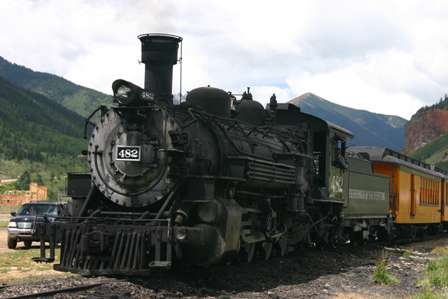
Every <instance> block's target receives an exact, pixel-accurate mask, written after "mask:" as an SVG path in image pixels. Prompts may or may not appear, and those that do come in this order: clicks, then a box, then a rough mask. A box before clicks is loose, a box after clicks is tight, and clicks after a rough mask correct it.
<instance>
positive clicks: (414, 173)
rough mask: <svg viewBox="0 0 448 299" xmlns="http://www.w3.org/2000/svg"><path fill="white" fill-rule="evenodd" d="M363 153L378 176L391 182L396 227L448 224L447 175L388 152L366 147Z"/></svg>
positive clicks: (396, 153)
mask: <svg viewBox="0 0 448 299" xmlns="http://www.w3.org/2000/svg"><path fill="white" fill-rule="evenodd" d="M358 148H360V147H358ZM358 151H359V150H358ZM360 152H364V153H365V154H368V155H369V158H370V160H371V161H372V164H373V172H374V173H375V174H381V175H385V176H387V177H389V178H390V188H391V190H390V200H389V212H390V215H391V216H393V218H394V219H395V223H397V224H434V223H440V222H441V221H448V215H446V213H444V208H445V204H446V200H445V197H446V192H445V190H446V185H447V183H446V182H445V177H446V176H445V174H444V173H442V172H440V170H436V169H434V168H433V167H431V166H430V165H429V164H426V163H423V162H421V161H418V160H415V159H412V158H410V157H407V156H405V155H402V154H400V153H398V152H395V151H393V150H390V149H387V148H372V147H365V150H364V151H360Z"/></svg>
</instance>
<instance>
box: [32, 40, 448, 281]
mask: <svg viewBox="0 0 448 299" xmlns="http://www.w3.org/2000/svg"><path fill="white" fill-rule="evenodd" d="M139 39H140V41H141V47H142V59H141V61H142V62H143V63H144V64H145V85H144V88H140V87H138V86H136V85H134V84H132V83H130V82H127V81H124V80H116V81H115V82H114V83H113V85H112V89H113V94H114V104H113V105H112V106H111V107H105V106H101V107H99V108H98V109H97V110H96V111H95V112H94V113H93V114H95V113H97V114H96V120H95V122H94V125H93V129H92V131H91V134H90V139H89V145H88V151H87V153H86V154H87V160H88V164H89V168H90V171H89V173H87V174H77V173H71V174H69V175H68V186H67V193H68V195H69V196H71V197H72V202H71V208H72V209H71V215H70V216H65V217H58V218H57V219H56V220H55V221H54V222H52V223H48V224H46V225H43V226H41V227H40V230H41V234H42V236H43V235H44V234H47V235H49V236H50V239H51V240H52V241H51V244H50V245H51V246H50V258H46V257H45V254H46V253H45V246H44V242H41V258H37V260H39V261H53V260H54V248H55V244H56V243H57V242H56V240H57V241H58V242H61V257H60V263H59V264H57V265H55V269H56V270H60V271H70V272H78V273H83V274H88V275H98V274H125V275H133V274H144V273H147V272H148V271H150V270H151V269H152V268H169V267H171V266H172V264H173V262H176V263H178V264H189V265H201V266H208V265H210V264H213V263H216V262H219V261H222V260H226V259H235V258H239V259H243V260H247V261H251V260H252V259H253V258H254V257H260V256H261V257H262V258H265V259H268V258H269V257H270V256H271V255H272V253H274V252H275V253H277V254H280V255H283V254H286V253H287V252H288V251H289V250H290V249H291V248H292V247H294V246H295V245H296V244H298V243H300V242H308V243H309V242H314V243H333V242H346V241H347V240H356V239H358V240H363V239H369V238H370V239H377V238H390V237H391V236H393V235H394V232H396V231H397V225H396V222H397V221H396V220H398V223H410V222H406V221H407V220H406V219H408V218H406V217H405V216H403V217H402V216H401V214H400V213H401V212H404V208H403V211H402V210H401V208H400V209H399V208H398V207H399V205H400V204H401V203H402V202H404V199H402V198H404V197H405V196H406V195H403V197H402V196H401V195H400V199H399V200H398V196H397V194H398V193H397V192H398V191H397V190H398V189H399V184H400V182H399V180H398V179H395V178H396V175H397V174H399V175H400V181H401V180H403V179H402V178H401V177H402V174H401V173H403V174H404V173H412V176H413V177H417V176H418V175H421V176H422V177H430V178H432V179H433V180H434V182H438V184H439V189H438V190H440V191H441V190H442V189H441V188H442V187H440V186H442V185H441V184H442V181H443V179H444V175H442V174H441V173H440V172H437V171H436V170H430V169H428V167H429V166H428V167H426V166H425V165H424V164H419V165H420V166H418V165H417V166H418V167H417V166H416V164H415V163H414V162H415V161H411V162H406V163H407V164H406V163H405V164H400V161H401V160H400V159H403V158H404V156H398V157H396V159H397V160H399V161H398V162H397V161H395V160H394V161H389V160H387V159H386V160H385V159H383V158H384V157H385V156H388V155H385V156H384V157H383V156H381V157H380V156H378V155H377V156H374V155H373V153H372V152H369V150H372V149H370V148H358V150H352V151H351V152H350V153H349V152H348V151H347V150H346V140H347V139H348V138H350V137H351V133H350V132H349V131H347V130H345V129H344V128H341V127H338V126H336V125H333V124H330V123H328V122H326V121H324V120H322V119H320V118H318V117H315V116H312V115H310V114H306V113H303V112H301V111H300V109H299V108H298V107H296V106H294V105H292V104H288V103H286V104H281V103H277V102H276V99H275V96H273V97H272V98H271V101H270V104H268V105H267V107H266V108H263V106H262V105H261V104H260V103H258V102H257V101H255V100H253V99H252V95H251V94H250V92H249V90H248V91H247V92H245V93H244V94H243V96H242V98H241V99H240V100H237V99H236V97H235V96H233V95H232V94H231V93H228V92H225V91H223V90H221V89H218V88H213V87H200V88H197V89H194V90H191V91H190V92H189V93H188V95H187V97H186V101H184V102H182V103H180V104H178V105H174V104H173V95H172V68H173V65H175V64H176V63H177V61H178V57H177V52H178V47H179V43H180V42H181V40H182V39H181V38H180V37H177V36H172V35H165V34H145V35H141V36H139ZM93 114H92V115H91V117H93V116H94V115H93ZM89 119H91V118H90V117H89ZM386 151H388V152H387V154H389V156H390V154H391V153H394V152H392V151H390V150H386ZM395 154H397V153H395ZM397 155H399V154H397ZM375 159H376V161H377V162H373V161H372V160H375ZM394 163H395V164H394ZM403 163H404V162H403ZM413 163H414V164H413ZM397 165H398V166H397ZM416 167H417V168H416ZM425 167H426V168H425ZM400 169H401V170H400ZM403 169H404V170H403ZM400 171H401V172H400ZM391 178H393V179H391ZM413 180H414V179H413ZM420 182H421V181H420V180H418V183H415V182H414V183H411V185H412V184H414V185H412V186H413V187H412V188H418V187H415V186H420V185H419V184H421V183H420ZM434 184H436V183H434ZM422 186H423V185H422ZM425 186H426V185H425ZM428 186H429V185H428ZM434 188H436V187H435V185H434ZM422 190H423V189H422ZM425 190H426V189H425ZM401 192H402V193H400V194H403V192H404V191H401ZM425 192H426V191H425ZM431 192H432V191H431ZM425 194H426V193H425ZM428 194H429V193H428ZM431 194H433V193H431ZM428 196H429V195H428ZM432 196H433V197H434V198H435V197H437V195H436V194H435V193H434V194H433V195H432ZM415 197H416V196H414V201H413V202H414V205H413V206H412V207H413V208H411V209H413V210H412V211H411V212H410V214H409V215H408V216H410V217H411V218H412V217H414V218H415V217H416V216H417V215H418V213H419V212H420V208H419V207H417V205H416V203H415ZM439 199H441V197H440V196H439ZM395 200H396V201H397V202H398V203H396V202H395ZM431 203H433V204H435V201H432V202H431ZM439 205H440V202H439ZM400 207H401V206H400ZM431 207H434V206H431ZM421 209H425V210H424V211H426V212H427V213H426V214H425V215H426V216H425V217H426V218H423V219H424V220H423V222H419V221H416V222H412V223H419V224H421V223H423V224H430V223H432V224H434V223H440V220H441V218H440V213H439V214H437V213H435V211H434V209H432V208H427V207H426V206H425V207H421ZM397 211H399V212H397ZM422 211H423V210H422ZM431 213H435V214H434V215H436V216H434V215H432V214H431ZM430 214H431V215H432V216H428V215H430ZM433 216H434V217H433ZM437 217H438V218H437ZM411 218H409V219H411ZM426 220H428V221H426ZM403 221H404V222H403ZM437 221H438V222H437ZM425 227H426V226H425ZM410 231H412V233H414V232H415V231H417V229H416V228H415V229H410Z"/></svg>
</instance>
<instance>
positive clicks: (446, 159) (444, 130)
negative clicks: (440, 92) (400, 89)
mask: <svg viewBox="0 0 448 299" xmlns="http://www.w3.org/2000/svg"><path fill="white" fill-rule="evenodd" d="M405 136H406V152H407V153H410V154H411V156H412V157H414V158H416V159H420V160H423V161H425V162H427V163H430V164H435V165H436V166H438V167H441V168H443V169H446V170H448V96H447V95H445V96H444V97H442V98H440V101H438V102H437V103H435V104H433V105H431V106H425V107H422V108H420V109H419V110H418V111H417V112H416V113H415V114H414V115H413V116H412V117H411V120H410V121H409V122H408V123H407V124H406V135H405Z"/></svg>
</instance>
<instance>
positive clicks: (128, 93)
mask: <svg viewBox="0 0 448 299" xmlns="http://www.w3.org/2000/svg"><path fill="white" fill-rule="evenodd" d="M112 90H113V92H114V99H115V101H116V102H117V103H118V104H119V105H121V106H139V105H142V104H144V102H145V101H148V98H151V95H150V94H149V93H148V92H147V91H145V90H144V89H142V88H140V87H138V86H137V85H134V84H132V83H131V82H128V81H125V80H121V79H119V80H115V81H114V83H112ZM143 94H144V95H145V96H144V97H143Z"/></svg>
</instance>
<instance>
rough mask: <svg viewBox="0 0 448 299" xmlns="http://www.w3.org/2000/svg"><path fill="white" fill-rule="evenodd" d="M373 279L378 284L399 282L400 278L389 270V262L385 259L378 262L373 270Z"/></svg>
mask: <svg viewBox="0 0 448 299" xmlns="http://www.w3.org/2000/svg"><path fill="white" fill-rule="evenodd" d="M373 281H374V282H375V283H378V284H386V285H389V284H397V283H399V282H400V280H399V279H398V278H397V277H395V276H394V275H393V274H391V273H389V271H388V270H387V262H386V260H385V259H383V260H381V261H379V262H378V264H377V265H376V268H375V271H374V272H373Z"/></svg>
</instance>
